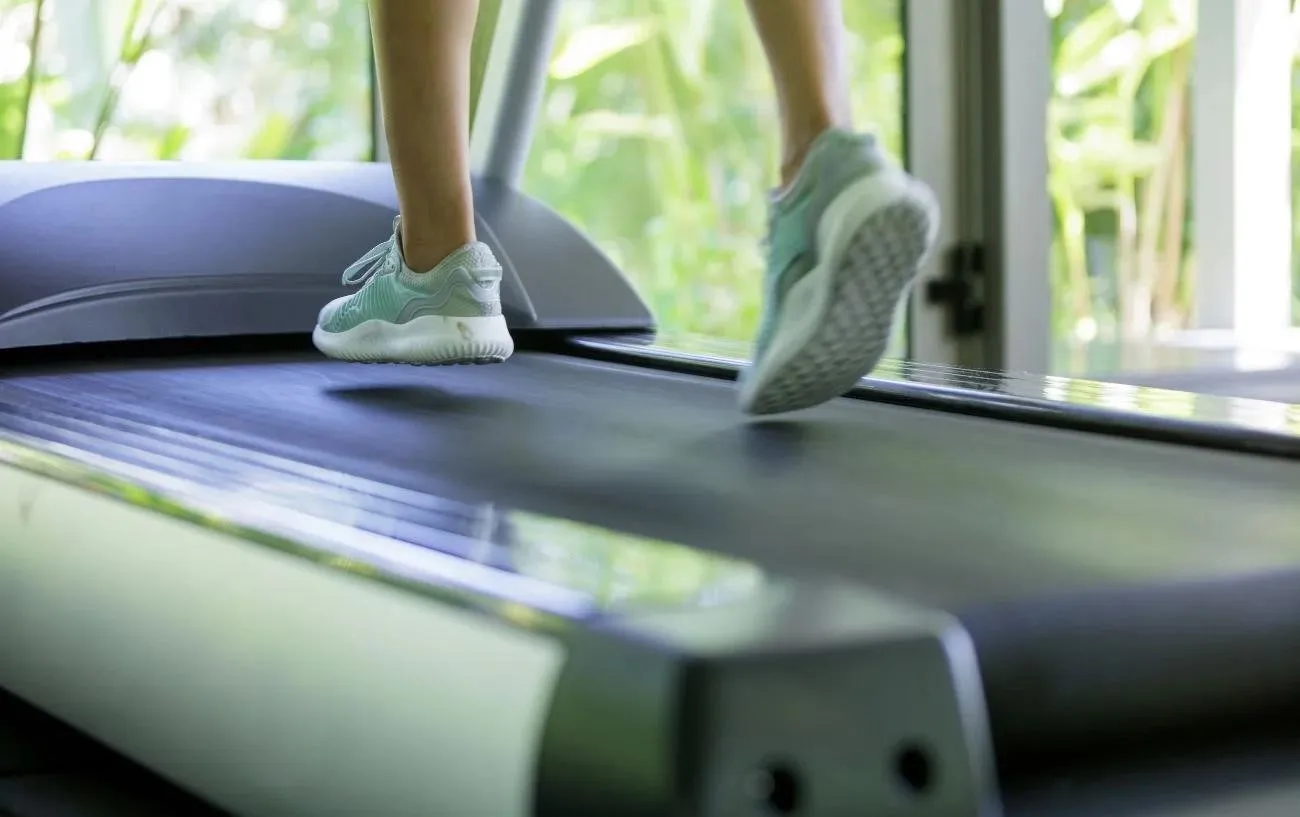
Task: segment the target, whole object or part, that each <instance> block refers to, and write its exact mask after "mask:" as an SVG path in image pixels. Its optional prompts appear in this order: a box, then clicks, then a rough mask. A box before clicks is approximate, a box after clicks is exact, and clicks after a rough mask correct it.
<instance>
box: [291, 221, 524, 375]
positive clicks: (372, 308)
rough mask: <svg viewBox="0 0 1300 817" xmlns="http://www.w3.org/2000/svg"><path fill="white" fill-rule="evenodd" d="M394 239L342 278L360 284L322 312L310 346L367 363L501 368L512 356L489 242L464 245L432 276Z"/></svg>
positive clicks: (496, 265) (497, 270)
mask: <svg viewBox="0 0 1300 817" xmlns="http://www.w3.org/2000/svg"><path fill="white" fill-rule="evenodd" d="M399 226H400V222H399V221H394V223H393V236H392V238H389V239H388V240H387V241H385V242H384V243H382V244H380V245H378V246H377V247H375V248H374V249H372V250H371V251H370V252H368V253H366V254H365V255H363V256H362V257H361V258H360V259H359V260H358V261H357V262H356V263H355V264H353V265H352V266H350V267H348V269H347V271H346V272H344V273H343V283H344V284H346V285H349V286H356V285H358V284H360V285H361V288H360V289H359V290H357V291H356V292H354V293H353V294H351V295H348V296H346V297H343V298H338V299H336V300H333V301H330V302H329V303H328V304H326V305H325V308H324V309H322V310H321V312H320V317H319V318H318V319H317V322H316V331H315V332H313V333H312V342H313V343H315V344H316V348H317V349H319V350H321V351H322V352H324V353H325V354H326V355H328V356H329V357H332V358H337V359H339V360H351V361H358V362H362V363H413V364H419V365H428V366H438V365H451V364H456V363H500V362H501V361H503V360H505V359H506V358H508V357H510V355H511V353H512V352H513V351H514V348H515V347H514V341H513V340H512V339H511V338H510V332H509V331H508V330H507V329H506V319H505V318H504V317H503V316H502V314H501V265H500V264H499V263H497V260H496V257H495V256H494V255H493V254H492V250H490V249H488V247H487V245H486V244H482V243H479V242H474V243H471V244H466V245H465V246H463V247H461V248H460V249H458V250H456V251H455V252H453V253H451V255H448V256H447V257H446V258H445V259H443V260H442V262H441V263H440V264H438V265H437V266H436V267H434V268H433V269H431V270H429V271H428V272H415V271H413V270H412V269H411V268H410V267H408V266H407V265H406V261H405V259H404V258H403V256H402V247H401V239H400V237H399V236H400V235H401V231H400V230H399V229H398V227H399Z"/></svg>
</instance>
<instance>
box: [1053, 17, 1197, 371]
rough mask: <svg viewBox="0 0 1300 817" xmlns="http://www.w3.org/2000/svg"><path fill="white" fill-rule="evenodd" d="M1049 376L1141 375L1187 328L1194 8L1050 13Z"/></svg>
mask: <svg viewBox="0 0 1300 817" xmlns="http://www.w3.org/2000/svg"><path fill="white" fill-rule="evenodd" d="M1046 7H1047V10H1048V13H1049V15H1051V18H1052V35H1053V36H1052V46H1053V56H1052V58H1053V71H1054V83H1053V87H1052V98H1051V101H1050V107H1049V113H1048V127H1047V139H1048V151H1049V161H1050V177H1049V184H1050V190H1051V196H1052V201H1053V204H1054V207H1055V215H1056V235H1055V240H1054V242H1053V246H1052V266H1051V276H1052V279H1051V280H1052V285H1053V286H1052V290H1053V313H1052V329H1053V340H1054V344H1053V346H1054V359H1053V368H1054V370H1056V371H1059V372H1063V373H1068V374H1083V373H1096V372H1106V371H1114V370H1117V369H1121V368H1125V367H1128V366H1131V365H1137V363H1136V362H1135V361H1134V357H1135V356H1140V355H1141V351H1139V350H1142V349H1145V348H1146V347H1147V346H1148V344H1152V343H1153V342H1154V341H1155V340H1156V339H1157V338H1159V337H1162V336H1167V335H1169V334H1171V333H1175V332H1177V331H1178V330H1181V329H1184V328H1186V327H1188V326H1189V325H1190V320H1191V317H1192V310H1193V305H1194V290H1193V287H1194V279H1193V269H1192V268H1193V252H1192V251H1193V247H1192V237H1193V236H1192V220H1191V219H1192V213H1191V207H1190V204H1191V192H1190V191H1191V179H1190V178H1189V176H1190V174H1191V158H1190V156H1191V145H1190V142H1191V117H1190V115H1189V113H1188V108H1189V105H1190V93H1191V68H1192V59H1193V48H1194V45H1195V32H1196V20H1195V3H1194V2H1193V0H1154V1H1153V2H1144V1H1143V0H1131V1H1130V2H1121V1H1120V0H1047V2H1046Z"/></svg>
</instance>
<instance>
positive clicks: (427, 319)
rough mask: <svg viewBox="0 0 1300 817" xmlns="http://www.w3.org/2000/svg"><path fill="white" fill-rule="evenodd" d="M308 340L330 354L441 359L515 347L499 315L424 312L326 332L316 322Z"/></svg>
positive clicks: (496, 352) (507, 351)
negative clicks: (400, 320) (402, 319)
mask: <svg viewBox="0 0 1300 817" xmlns="http://www.w3.org/2000/svg"><path fill="white" fill-rule="evenodd" d="M312 342H313V343H315V344H316V348H317V349H320V350H321V351H322V352H324V353H325V354H327V355H329V356H331V357H346V358H350V359H356V360H366V359H398V360H403V359H408V358H409V359H414V360H441V359H450V358H454V357H459V356H466V357H473V356H476V355H477V354H479V353H481V352H483V351H484V350H486V351H487V352H488V353H489V354H492V355H506V356H508V355H509V354H510V353H511V352H513V351H514V341H513V339H512V338H511V337H510V330H509V329H508V328H507V327H506V319H505V318H504V317H503V316H501V315H494V316H492V317H486V318H484V317H474V318H457V317H448V316H445V315H425V316H422V317H419V318H414V319H412V320H410V321H407V322H406V323H389V322H388V321H382V320H369V321H365V322H364V323H360V324H358V325H356V326H354V327H352V328H351V329H347V330H345V331H343V332H327V331H325V330H324V329H322V328H321V327H319V326H318V327H316V330H315V331H314V332H313V333H312Z"/></svg>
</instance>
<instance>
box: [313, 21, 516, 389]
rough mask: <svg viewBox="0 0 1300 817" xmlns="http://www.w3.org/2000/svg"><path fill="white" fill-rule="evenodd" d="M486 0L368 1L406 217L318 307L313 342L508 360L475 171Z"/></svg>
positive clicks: (346, 353)
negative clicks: (481, 231)
mask: <svg viewBox="0 0 1300 817" xmlns="http://www.w3.org/2000/svg"><path fill="white" fill-rule="evenodd" d="M477 13H478V0H438V2H429V1H428V0H421V1H419V2H416V1H415V0H371V2H370V20H371V32H372V36H373V38H374V43H375V55H376V58H377V63H378V69H379V70H378V73H379V89H378V90H379V94H380V99H381V101H382V108H383V114H384V130H385V132H386V134H387V137H388V152H389V156H390V159H391V162H392V167H393V176H394V180H395V182H396V185H397V199H398V204H399V207H400V210H401V216H400V218H399V219H398V220H397V221H396V222H395V223H394V225H393V236H392V237H391V238H390V239H388V240H387V241H385V242H383V243H381V244H379V245H378V246H376V247H375V248H374V249H373V250H371V251H370V252H369V253H367V254H366V255H364V256H362V258H361V259H360V260H359V261H358V262H357V263H356V264H353V265H352V267H350V268H349V269H348V270H347V272H346V273H345V274H344V283H345V284H354V285H355V284H362V285H363V286H362V287H361V289H360V290H359V291H358V292H356V293H355V294H353V295H351V296H348V297H345V298H339V299H337V300H335V301H332V302H331V303H330V304H328V305H327V306H326V307H325V309H323V310H322V311H321V314H320V317H319V320H318V324H317V327H316V331H315V333H314V335H313V338H314V340H315V342H316V345H317V347H318V348H319V349H320V350H321V351H323V352H325V353H326V354H327V355H329V356H331V357H337V358H341V359H344V360H358V361H366V362H399V363H429V364H438V363H465V362H490V361H499V360H504V359H505V358H507V357H509V355H510V353H511V352H512V351H513V348H514V347H513V343H512V342H511V340H510V335H509V333H508V332H507V330H506V326H505V319H504V318H503V317H502V316H501V303H500V282H501V267H500V264H498V263H497V260H496V259H495V258H494V257H493V255H492V252H491V250H490V249H488V247H487V246H486V245H484V244H481V243H479V242H477V241H476V238H475V233H474V201H473V193H472V191H471V187H470V176H469V72H470V47H471V44H472V42H473V38H474V23H475V19H476V16H477Z"/></svg>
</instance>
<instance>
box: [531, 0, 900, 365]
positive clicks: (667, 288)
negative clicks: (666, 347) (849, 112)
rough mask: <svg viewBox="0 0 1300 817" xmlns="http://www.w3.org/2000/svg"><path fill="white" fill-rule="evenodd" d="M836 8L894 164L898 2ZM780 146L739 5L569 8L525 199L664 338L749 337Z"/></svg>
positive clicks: (636, 0) (577, 0) (764, 75)
mask: <svg viewBox="0 0 1300 817" xmlns="http://www.w3.org/2000/svg"><path fill="white" fill-rule="evenodd" d="M844 7H845V14H846V16H847V23H848V27H849V29H850V30H851V36H850V42H849V54H850V59H851V72H852V73H851V76H852V78H853V83H852V87H853V104H854V109H855V113H856V115H857V119H858V124H859V125H860V126H866V127H870V128H871V129H873V130H874V131H876V132H877V133H878V134H879V136H880V138H881V140H882V142H883V143H884V145H885V146H886V148H887V149H888V150H889V151H890V152H891V153H892V154H893V155H895V156H898V155H900V153H901V150H902V118H903V116H902V114H903V81H902V80H903V57H904V54H903V34H902V25H901V0H857V1H856V2H851V3H845V4H844ZM778 135H779V127H778V124H777V117H776V107H775V103H774V100H773V97H772V92H771V82H770V79H769V76H768V71H767V64H766V62H765V61H764V58H763V52H762V49H761V46H760V44H759V42H758V38H757V36H756V35H755V34H754V32H753V30H752V28H751V25H750V22H749V18H748V14H747V12H746V10H745V6H744V3H742V2H740V0H724V1H723V2H715V1H714V0H699V2H697V1H696V0H599V1H598V2H597V0H570V2H567V3H565V4H564V7H563V10H562V12H561V20H560V23H559V32H558V37H557V42H556V47H555V50H554V52H553V54H552V57H551V62H550V76H549V77H548V86H547V93H546V99H545V102H544V103H543V106H542V111H541V115H540V121H539V123H538V129H537V136H536V140H535V142H534V144H533V146H532V150H531V152H530V154H529V160H528V166H527V168H526V170H525V180H524V189H525V190H526V191H528V192H529V193H531V194H532V195H534V196H537V197H538V198H540V199H541V200H543V201H545V202H547V203H549V204H550V205H551V206H553V207H555V208H556V209H557V210H558V211H559V212H560V213H562V214H563V215H564V216H565V217H567V218H569V219H570V220H571V221H573V222H574V223H575V224H576V225H577V226H578V227H579V228H580V229H582V230H583V231H585V232H586V233H587V234H588V235H589V236H591V238H592V239H593V240H594V241H596V242H597V244H599V245H600V246H601V248H602V249H603V250H604V251H605V252H607V253H608V254H609V255H610V256H611V258H613V259H614V261H615V262H616V263H617V264H618V265H619V266H620V267H621V268H622V269H623V270H625V271H626V273H627V274H628V275H629V276H630V277H631V279H632V280H633V282H634V283H635V285H636V286H637V287H638V289H639V291H640V292H641V294H642V296H643V297H644V298H645V299H646V300H647V302H648V303H649V304H650V307H651V309H652V310H653V311H654V313H655V315H656V317H657V319H658V321H659V324H660V326H661V327H662V329H663V331H664V332H665V334H666V335H668V336H678V337H681V336H690V335H703V336H708V337H710V338H720V339H724V340H748V338H749V337H750V335H751V333H752V331H753V329H754V327H755V325H756V322H757V319H758V310H759V306H760V294H761V292H760V290H761V281H762V274H763V256H762V246H761V240H762V238H763V234H764V232H765V229H766V219H767V213H766V205H767V191H768V189H769V188H770V186H771V185H772V183H773V179H774V174H775V168H776V167H777V165H778V162H777V157H778V150H779V148H778Z"/></svg>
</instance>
